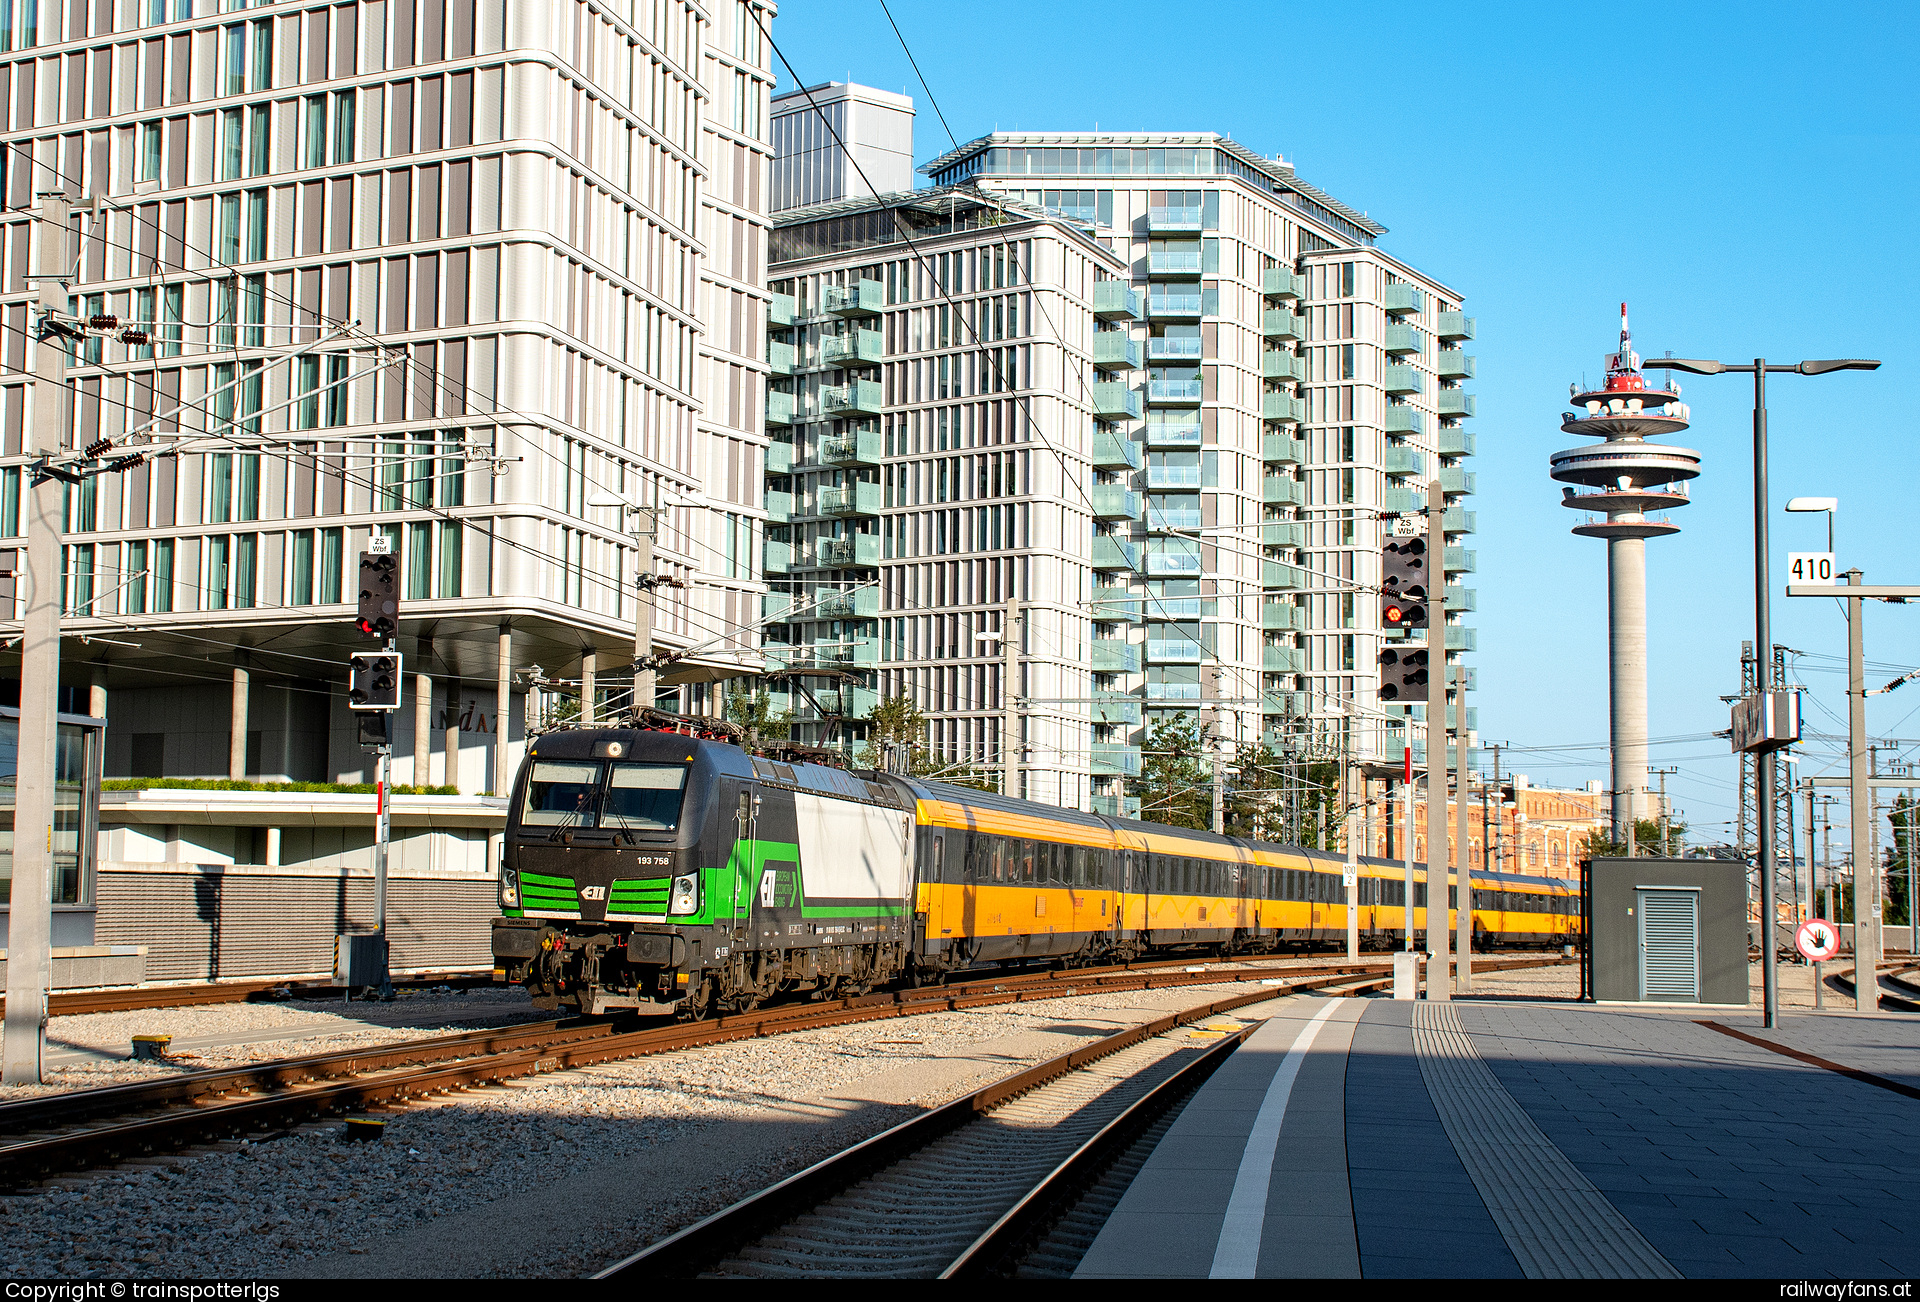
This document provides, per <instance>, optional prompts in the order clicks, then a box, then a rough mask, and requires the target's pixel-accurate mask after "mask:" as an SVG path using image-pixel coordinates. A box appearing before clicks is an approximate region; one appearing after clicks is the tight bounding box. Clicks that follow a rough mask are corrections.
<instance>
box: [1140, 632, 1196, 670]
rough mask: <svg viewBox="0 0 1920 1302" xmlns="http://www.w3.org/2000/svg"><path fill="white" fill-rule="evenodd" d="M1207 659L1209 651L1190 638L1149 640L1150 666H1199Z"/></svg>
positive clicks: (1156, 638)
mask: <svg viewBox="0 0 1920 1302" xmlns="http://www.w3.org/2000/svg"><path fill="white" fill-rule="evenodd" d="M1206 658H1207V649H1206V648H1205V647H1204V646H1201V645H1200V643H1198V642H1196V641H1194V640H1193V639H1192V638H1190V637H1150V638H1148V639H1147V663H1148V664H1150V665H1151V664H1160V665H1197V664H1199V663H1200V662H1201V661H1203V660H1205V659H1206Z"/></svg>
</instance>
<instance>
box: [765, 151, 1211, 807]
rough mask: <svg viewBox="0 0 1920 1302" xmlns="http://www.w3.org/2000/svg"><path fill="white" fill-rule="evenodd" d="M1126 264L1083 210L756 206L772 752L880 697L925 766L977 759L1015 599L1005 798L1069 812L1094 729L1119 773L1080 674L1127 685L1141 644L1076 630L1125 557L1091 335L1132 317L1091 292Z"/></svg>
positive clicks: (912, 197) (929, 199)
mask: <svg viewBox="0 0 1920 1302" xmlns="http://www.w3.org/2000/svg"><path fill="white" fill-rule="evenodd" d="M1126 275H1127V268H1126V266H1125V264H1124V263H1123V262H1122V261H1121V259H1120V258H1119V257H1118V256H1117V255H1116V254H1114V253H1113V252H1111V251H1110V250H1109V249H1107V248H1106V247H1105V246H1104V245H1102V244H1101V243H1100V242H1099V241H1098V240H1096V239H1095V238H1094V236H1093V234H1092V232H1090V231H1089V230H1088V229H1087V227H1086V226H1085V224H1084V223H1081V222H1078V221H1075V220H1071V219H1069V218H1067V217H1066V216H1064V215H1062V214H1060V213H1058V212H1050V211H1047V210H1046V209H1043V208H1040V207H1035V206H1033V205H1030V204H1026V203H1023V202H1019V201H1014V200H1009V199H1006V198H1004V197H1002V196H999V195H995V194H988V193H985V192H982V191H981V190H979V189H977V188H975V187H973V186H967V185H961V186H949V187H937V188H934V189H926V190H915V191H910V192H906V193H897V194H883V195H880V196H879V197H878V198H869V199H858V198H850V199H843V200H840V201H837V202H833V203H825V204H815V205H812V206H808V207H796V208H791V209H788V210H786V211H783V212H781V213H779V214H778V215H777V217H776V218H775V219H774V231H773V236H772V257H771V260H770V266H769V276H770V278H771V287H772V290H773V294H774V301H775V303H776V304H778V305H781V306H782V307H783V309H784V313H783V315H782V316H780V317H778V318H776V319H774V320H773V322H772V323H771V326H770V335H769V338H770V342H771V345H773V346H781V347H784V348H785V349H789V350H791V354H792V356H793V358H794V359H795V360H794V366H793V373H792V375H791V377H779V376H776V377H775V380H774V384H775V390H774V392H773V393H772V394H771V395H770V400H771V402H772V404H773V406H774V407H775V408H778V409H781V410H789V411H791V413H792V414H791V418H790V421H789V422H788V423H787V424H786V425H784V426H778V427H773V428H771V429H770V433H771V434H772V436H773V442H772V443H771V445H770V447H769V451H768V456H767V459H766V462H765V472H764V477H765V485H766V493H767V497H768V500H769V501H772V500H775V499H776V498H779V499H781V500H790V501H791V502H792V508H791V512H790V515H789V518H788V523H787V524H786V525H785V526H784V527H782V526H778V525H773V524H772V523H771V517H770V518H769V520H770V522H769V535H768V536H769V543H768V552H769V564H768V566H767V569H766V578H767V582H768V585H769V587H770V589H771V590H772V592H773V593H775V594H778V595H779V597H780V598H781V601H782V605H781V610H782V614H783V618H782V619H781V620H780V621H779V622H777V623H773V624H770V625H769V626H768V628H767V632H766V636H767V639H768V643H767V646H766V651H767V655H768V664H769V668H770V670H771V671H772V672H773V673H775V674H776V678H775V686H776V687H777V688H778V690H779V691H780V692H781V693H783V695H782V697H781V700H782V701H783V702H785V703H786V704H787V705H788V706H789V708H791V709H793V711H794V736H795V738H796V739H797V740H801V741H807V742H813V743H818V744H829V745H837V746H846V747H849V748H852V747H854V746H857V745H858V743H859V742H860V740H861V739H862V737H863V736H864V734H865V730H866V718H867V715H868V713H869V711H870V710H871V708H872V705H873V703H874V702H875V701H877V700H879V699H884V698H887V697H892V696H896V695H903V696H906V697H908V698H910V699H912V700H913V701H914V702H915V703H916V704H917V705H918V706H919V707H920V709H921V710H923V711H924V712H925V714H926V716H927V718H928V720H929V724H930V735H929V738H928V740H929V743H930V745H931V749H932V752H933V754H934V755H935V756H936V757H937V758H938V759H939V760H940V761H941V762H942V763H945V764H948V765H951V766H954V767H955V768H963V767H964V768H971V769H973V770H975V771H981V770H992V769H999V768H1000V767H1001V766H1002V765H1003V764H1004V761H1005V757H1006V751H1005V739H1004V737H1003V729H1004V728H1005V727H1006V718H1005V715H1004V714H1003V711H1004V708H1005V705H1006V703H1007V696H1008V684H1007V683H1006V682H1005V680H1004V679H1005V673H1006V666H1007V654H1006V650H1005V648H1004V646H1003V644H1002V643H1001V641H1000V640H999V639H1000V637H1001V636H1002V635H1003V634H1004V633H1005V632H1006V629H1007V621H1008V619H1009V613H1010V612H1017V619H1018V623H1019V627H1018V628H1017V630H1016V632H1015V635H1016V636H1017V637H1018V639H1019V651H1018V654H1017V659H1018V664H1019V675H1020V677H1019V681H1018V682H1017V683H1015V684H1014V685H1013V695H1014V697H1015V703H1016V708H1015V710H1014V711H1013V727H1014V730H1015V732H1016V733H1017V745H1018V747H1019V751H1018V759H1019V767H1020V776H1019V779H1018V793H1019V794H1021V795H1024V796H1027V797H1029V798H1031V799H1035V800H1044V801H1049V802H1054V803H1059V804H1062V805H1065V806H1069V807H1072V808H1080V809H1085V808H1090V807H1091V804H1092V800H1093V795H1094V790H1093V782H1094V774H1095V773H1103V772H1110V771H1115V770H1113V769H1112V768H1111V766H1109V765H1108V764H1107V763H1106V761H1105V760H1104V759H1103V758H1102V757H1103V756H1104V755H1105V753H1106V752H1104V751H1097V749H1096V743H1102V739H1103V738H1107V737H1109V736H1110V735H1117V734H1127V735H1126V736H1124V737H1123V738H1122V740H1121V742H1118V743H1115V744H1116V745H1118V746H1119V748H1120V749H1121V750H1122V751H1126V752H1127V754H1128V755H1130V756H1132V757H1133V759H1132V761H1131V762H1134V763H1137V753H1136V752H1134V751H1133V750H1131V749H1129V747H1130V745H1131V737H1130V725H1129V724H1128V723H1127V722H1126V721H1125V716H1127V711H1126V710H1124V709H1115V710H1112V711H1109V712H1108V713H1109V714H1110V715H1112V716H1113V718H1112V719H1108V718H1106V717H1102V718H1100V719H1096V717H1095V711H1094V709H1093V703H1094V698H1095V696H1096V695H1097V693H1096V692H1095V690H1094V683H1095V681H1096V678H1106V679H1112V678H1115V677H1118V676H1127V675H1132V676H1134V677H1136V678H1137V677H1138V675H1139V673H1140V671H1141V668H1142V666H1141V661H1140V648H1139V647H1138V646H1135V645H1129V644H1128V643H1127V642H1125V641H1124V640H1120V641H1117V642H1112V643H1111V644H1110V643H1109V641H1106V640H1101V639H1096V638H1095V637H1094V627H1095V625H1094V620H1093V619H1091V618H1089V613H1090V610H1092V609H1093V607H1092V605H1091V599H1092V594H1093V592H1094V587H1095V575H1096V573H1098V572H1099V571H1100V567H1101V566H1103V565H1105V566H1107V567H1108V568H1109V569H1114V568H1117V569H1118V570H1120V571H1121V572H1132V571H1133V570H1135V569H1137V568H1138V566H1139V565H1140V563H1141V553H1140V548H1139V546H1138V544H1137V543H1135V542H1134V541H1133V538H1134V535H1135V533H1136V531H1137V530H1138V528H1139V522H1140V521H1141V520H1142V519H1143V518H1144V517H1145V516H1146V515H1147V513H1148V506H1147V503H1146V501H1145V500H1144V499H1143V495H1142V493H1141V492H1140V491H1139V490H1138V487H1137V486H1136V485H1135V484H1134V483H1132V482H1131V479H1132V478H1134V477H1137V476H1135V472H1136V471H1137V470H1138V468H1139V467H1140V465H1141V457H1140V445H1139V442H1138V439H1137V435H1133V434H1129V433H1128V432H1127V431H1129V430H1131V429H1137V427H1138V425H1139V422H1140V421H1141V419H1142V416H1143V414H1144V413H1145V411H1146V401H1150V399H1147V398H1146V395H1145V393H1144V392H1143V391H1144V390H1145V389H1146V388H1147V385H1146V383H1144V382H1143V381H1144V380H1145V377H1143V376H1142V375H1140V372H1141V370H1142V369H1144V368H1143V363H1145V362H1146V360H1147V359H1146V357H1145V355H1144V352H1143V349H1142V347H1141V343H1142V341H1141V340H1137V339H1134V338H1132V337H1131V336H1130V335H1127V334H1125V333H1123V332H1115V331H1111V330H1103V329H1101V328H1100V321H1101V320H1107V321H1114V320H1129V321H1131V320H1137V319H1139V318H1140V317H1142V315H1143V313H1144V309H1143V307H1142V305H1141V300H1140V296H1137V295H1134V294H1132V293H1131V292H1126V293H1120V294H1117V295H1115V294H1113V293H1112V291H1113V290H1114V288H1115V287H1116V286H1119V287H1121V288H1122V289H1124V288H1125V285H1124V284H1123V282H1124V281H1125V279H1126ZM1194 383H1195V388H1196V390H1197V387H1198V385H1197V380H1196V381H1195V382H1194ZM1195 396H1196V397H1197V393H1196V395H1195ZM1197 446H1198V445H1197V442H1196V444H1195V447H1196V451H1194V452H1193V453H1192V454H1191V456H1192V457H1193V458H1194V459H1195V465H1194V470H1195V474H1196V475H1197V473H1198V457H1199V452H1198V451H1197ZM776 548H777V549H779V550H778V552H777V555H778V557H779V558H780V559H781V560H782V562H783V563H785V564H786V566H787V568H786V569H784V570H776V569H775V568H774V566H773V564H772V563H771V561H772V558H773V557H774V556H775V555H776V552H775V550H774V549H776ZM789 558H790V559H789ZM1109 645H1111V646H1112V648H1113V650H1114V651H1117V652H1118V653H1119V654H1118V655H1117V656H1114V655H1111V654H1109V653H1108V651H1107V648H1108V647H1109ZM828 649H831V650H832V651H834V652H835V653H836V655H837V657H838V658H833V657H829V656H827V655H824V654H822V653H823V652H824V651H826V650H828ZM1109 663H1111V664H1112V665H1113V666H1114V667H1113V668H1110V669H1109V668H1104V667H1103V666H1106V665H1108V664H1109ZM1134 714H1135V715H1137V711H1135V712H1134ZM1132 722H1133V724H1135V725H1137V723H1138V719H1137V717H1135V718H1133V720H1132ZM1102 744H1104V743H1102ZM1116 762H1117V763H1119V764H1121V765H1122V766H1123V767H1124V765H1125V764H1126V763H1127V762H1129V761H1128V760H1126V759H1124V758H1123V759H1122V760H1120V761H1116Z"/></svg>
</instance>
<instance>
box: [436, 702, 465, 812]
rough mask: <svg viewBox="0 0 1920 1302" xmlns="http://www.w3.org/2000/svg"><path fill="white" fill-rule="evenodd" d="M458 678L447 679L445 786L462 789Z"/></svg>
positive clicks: (443, 782)
mask: <svg viewBox="0 0 1920 1302" xmlns="http://www.w3.org/2000/svg"><path fill="white" fill-rule="evenodd" d="M461 690H462V689H461V684H460V680H459V679H458V678H449V679H447V741H446V745H447V754H446V761H445V763H444V765H443V768H444V769H445V776H444V777H443V779H442V783H441V784H442V785H443V786H449V787H452V788H453V789H454V790H455V791H456V792H457V791H459V790H460V694H461Z"/></svg>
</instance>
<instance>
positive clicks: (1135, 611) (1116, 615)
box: [1092, 587, 1141, 624]
mask: <svg viewBox="0 0 1920 1302" xmlns="http://www.w3.org/2000/svg"><path fill="white" fill-rule="evenodd" d="M1140 603H1141V597H1140V594H1139V593H1137V592H1128V591H1127V590H1126V589H1125V588H1108V587H1096V588H1095V589H1094V590H1093V612H1092V618H1093V619H1094V620H1095V621H1096V622H1097V621H1101V620H1104V621H1106V622H1108V623H1116V624H1117V623H1127V624H1138V623H1139V622H1140Z"/></svg>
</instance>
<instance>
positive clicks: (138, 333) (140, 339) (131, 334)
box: [120, 330, 153, 345]
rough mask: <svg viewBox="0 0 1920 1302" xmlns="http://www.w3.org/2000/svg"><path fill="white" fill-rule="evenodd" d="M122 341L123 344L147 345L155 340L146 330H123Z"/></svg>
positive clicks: (121, 333)
mask: <svg viewBox="0 0 1920 1302" xmlns="http://www.w3.org/2000/svg"><path fill="white" fill-rule="evenodd" d="M120 342H121V343H123V344H136V345H145V344H150V343H152V342H153V336H152V335H151V334H148V333H147V332H146V331H145V330H122V331H121V332H120Z"/></svg>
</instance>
